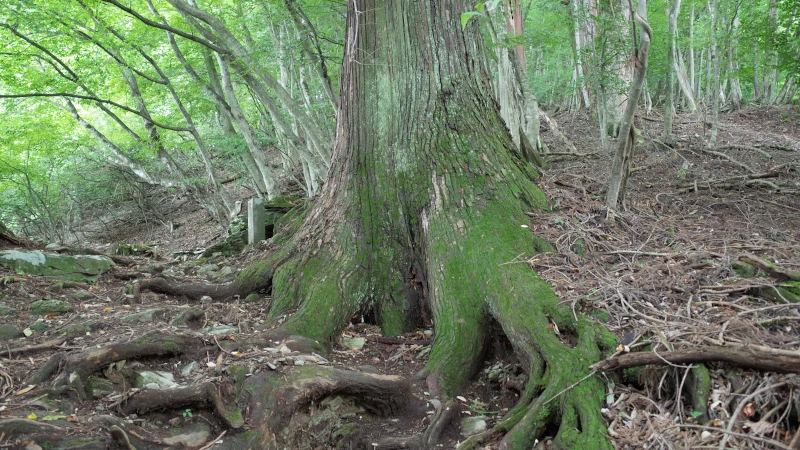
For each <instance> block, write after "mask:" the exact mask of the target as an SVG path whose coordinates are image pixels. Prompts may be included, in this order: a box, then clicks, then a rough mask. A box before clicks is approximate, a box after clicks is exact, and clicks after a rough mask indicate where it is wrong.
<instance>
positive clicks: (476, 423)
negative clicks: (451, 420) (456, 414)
mask: <svg viewBox="0 0 800 450" xmlns="http://www.w3.org/2000/svg"><path fill="white" fill-rule="evenodd" d="M487 428H488V425H487V424H486V420H485V419H484V418H483V417H480V416H476V417H465V418H463V419H461V435H462V436H464V437H469V436H474V435H476V434H478V433H482V432H484V431H486V429H487Z"/></svg>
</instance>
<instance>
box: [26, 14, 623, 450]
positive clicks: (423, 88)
mask: <svg viewBox="0 0 800 450" xmlns="http://www.w3.org/2000/svg"><path fill="white" fill-rule="evenodd" d="M170 1H171V2H175V1H176V0H170ZM473 6H474V5H473V4H472V3H471V2H469V1H468V0H444V1H441V2H440V1H436V2H418V3H415V4H414V5H410V4H409V3H408V2H407V1H405V0H355V1H353V2H348V3H347V7H348V15H347V17H348V19H347V35H346V42H347V45H346V49H345V55H344V67H343V76H342V90H341V96H340V106H339V111H338V115H337V119H338V120H337V129H336V141H335V142H336V145H335V147H334V155H333V160H332V166H331V170H330V172H329V178H328V182H327V183H326V184H325V186H324V187H323V191H322V193H321V194H320V196H319V198H318V199H317V200H316V202H315V203H314V205H313V207H312V208H311V209H310V210H307V211H302V212H297V213H294V215H293V216H291V217H289V218H287V219H286V221H285V222H284V223H286V225H285V226H284V228H282V229H281V230H280V232H279V234H278V235H277V236H276V237H274V238H273V239H272V240H271V246H272V250H271V253H269V255H268V256H267V257H266V258H265V259H263V260H261V261H258V262H256V263H254V264H252V265H251V266H250V267H248V269H246V270H245V271H243V272H241V273H240V274H239V275H238V279H237V281H236V282H234V283H232V284H230V285H227V286H225V287H222V288H220V289H221V291H220V294H219V295H220V296H230V295H234V294H237V293H238V294H243V293H246V292H248V291H250V290H254V289H261V288H264V287H267V286H269V285H271V286H272V292H273V295H272V304H271V306H270V310H269V313H268V316H267V322H268V323H267V326H269V327H272V328H269V329H268V330H267V331H265V332H264V333H263V334H261V335H260V336H256V337H255V338H260V339H270V340H273V339H276V338H288V337H293V338H292V339H294V340H295V341H300V342H301V343H302V344H303V345H304V346H306V347H308V348H320V347H323V346H326V345H328V344H329V343H331V342H332V341H333V340H334V339H335V338H336V337H337V336H338V335H339V334H340V332H341V330H342V329H343V328H344V327H345V326H346V325H347V324H348V323H349V321H350V318H351V317H352V316H353V314H355V313H362V314H364V315H366V316H368V317H374V318H375V321H376V322H377V323H378V324H379V325H380V326H381V328H382V329H383V332H384V334H386V335H390V336H391V335H398V334H401V333H403V332H405V331H408V330H412V329H415V328H417V327H419V326H421V325H430V322H431V321H432V322H433V326H434V328H435V336H434V341H433V344H432V349H431V352H430V359H429V362H428V365H427V370H426V373H425V375H426V377H427V383H428V391H429V392H430V394H431V395H432V396H433V397H438V399H439V400H440V402H441V405H442V406H441V407H440V408H439V409H438V410H437V412H436V413H435V414H434V415H433V416H432V418H431V423H430V426H429V428H428V429H427V430H426V431H425V432H423V433H420V434H419V435H415V436H410V437H401V438H399V439H395V440H389V441H382V442H378V444H379V445H378V447H379V448H381V447H383V448H387V447H391V446H392V445H395V444H397V443H398V442H403V443H404V445H411V446H416V447H421V448H433V447H434V446H436V443H437V440H438V437H439V436H440V435H441V433H442V431H443V430H444V428H445V427H446V426H447V425H448V421H449V420H450V419H452V418H453V417H454V415H455V414H456V413H457V410H456V409H455V408H453V406H454V399H455V396H457V395H459V394H460V393H461V392H462V391H463V390H464V388H465V387H466V386H467V383H468V382H469V381H470V378H471V377H472V375H474V374H475V372H476V371H477V370H478V369H479V368H480V367H481V365H482V363H483V356H484V353H485V350H486V349H487V347H488V344H489V343H490V342H491V340H492V339H499V338H501V337H500V336H493V335H491V334H490V333H489V330H490V327H489V325H490V324H492V323H496V324H497V325H498V326H499V329H500V330H502V333H503V334H504V335H505V337H506V338H507V339H508V341H509V342H510V343H511V345H512V346H513V349H514V351H515V353H516V355H517V357H518V359H519V361H520V363H521V365H522V366H523V368H524V369H525V370H526V371H527V373H528V383H527V385H526V386H525V388H524V392H523V394H522V396H521V398H520V401H519V403H518V405H517V406H516V407H515V408H513V409H512V410H511V411H509V413H508V414H507V416H506V417H505V418H504V419H503V420H502V421H501V423H500V424H499V425H498V427H497V428H496V429H495V433H499V435H500V437H499V439H500V443H499V445H500V447H501V448H506V449H529V448H531V447H532V446H533V445H534V442H535V441H536V439H538V438H541V437H542V436H543V434H544V433H545V432H548V433H550V435H551V436H553V439H554V445H556V446H557V447H560V448H582V449H607V448H611V444H610V443H609V442H608V438H607V431H606V425H605V423H604V421H603V419H602V416H601V414H600V404H601V402H602V400H603V393H604V386H603V383H602V381H601V379H600V378H598V377H596V376H594V375H593V374H591V372H590V370H589V368H588V366H589V364H592V363H593V362H596V361H599V360H600V358H601V356H602V354H603V353H607V352H610V351H612V350H613V348H615V347H616V340H615V339H614V337H613V336H612V335H611V334H610V333H608V332H607V331H606V330H605V329H603V328H601V327H598V326H597V325H596V324H595V323H593V322H591V321H590V320H588V319H587V318H585V317H584V316H582V315H575V314H574V313H573V311H572V310H570V309H569V308H562V307H559V306H558V303H559V299H558V298H557V297H556V296H555V294H554V293H553V291H552V289H551V288H550V287H549V286H548V285H547V284H546V283H544V282H543V281H542V280H541V279H539V278H538V277H537V275H536V273H535V272H534V271H532V270H531V269H530V267H528V266H527V265H522V264H504V263H506V262H508V261H512V260H514V259H515V258H516V257H518V256H519V255H520V254H524V255H532V254H534V253H536V252H538V251H541V250H543V249H546V248H547V247H548V246H547V244H546V243H544V242H543V241H542V240H541V239H538V238H536V237H535V236H533V235H532V234H531V232H530V229H529V228H527V225H528V224H529V221H530V219H529V217H528V215H527V214H526V213H534V215H535V211H541V210H543V209H545V208H546V207H547V202H546V199H545V197H544V195H543V193H542V192H541V191H540V190H539V189H538V187H537V186H536V184H535V181H536V180H537V178H538V174H537V172H536V171H535V170H534V168H533V167H532V166H531V165H530V164H529V163H528V162H527V161H525V159H524V158H523V156H522V155H521V154H520V152H519V150H518V149H517V147H516V146H515V145H514V143H513V141H512V139H511V136H510V134H509V133H508V130H507V129H506V128H505V125H504V123H503V120H502V118H501V116H500V112H499V109H498V107H497V103H496V102H495V100H494V99H493V97H492V91H491V81H490V79H491V78H490V76H489V74H488V73H487V72H486V70H485V68H486V65H487V64H486V61H484V60H483V59H482V58H485V49H484V48H483V45H484V43H483V37H482V35H481V33H480V30H479V29H478V25H477V23H476V22H472V23H471V24H470V25H469V26H467V29H466V31H462V29H461V26H460V23H459V20H458V17H459V16H460V15H461V14H462V13H463V12H465V11H467V10H470V9H472V7H473ZM631 103H634V104H635V101H632V102H631ZM521 225H524V226H521ZM146 283H149V284H147V287H148V288H150V289H159V288H164V289H173V290H174V289H176V288H181V287H182V286H177V285H175V284H174V283H170V282H165V281H157V280H152V281H146V282H145V281H143V282H142V288H144V287H145V285H146ZM159 283H160V284H159ZM165 286H166V287H165ZM204 286H206V287H203V286H200V287H198V289H207V285H204ZM183 287H185V286H183ZM556 329H557V330H560V333H562V334H561V335H559V334H557V333H555V332H554V330H556ZM564 334H566V335H569V336H570V337H571V338H574V339H569V342H570V343H572V344H574V345H568V344H566V343H565V342H563V341H562V335H564ZM298 336H299V338H298ZM184 339H185V341H181V342H176V339H175V337H172V336H154V337H149V338H148V339H145V340H140V341H137V342H136V345H135V346H131V345H130V344H124V345H123V344H120V345H119V346H112V347H109V348H106V349H92V350H91V351H90V353H89V354H85V355H83V356H82V357H80V358H78V359H72V358H71V357H67V358H65V360H64V361H56V362H55V363H53V364H51V365H50V366H49V368H50V369H49V370H51V371H55V370H57V369H58V368H59V363H61V364H60V367H61V371H60V372H59V375H58V376H57V380H58V381H60V382H61V383H62V385H64V386H69V387H71V388H74V389H77V390H79V385H80V384H79V382H75V381H74V378H73V377H72V376H71V374H73V373H75V374H76V376H77V378H79V379H83V378H85V377H86V376H87V375H88V374H89V373H91V371H94V370H97V368H98V367H103V366H105V365H107V364H109V362H110V361H111V359H112V358H114V357H117V358H120V357H121V358H132V357H135V356H141V355H142V354H151V355H160V354H180V353H181V352H184V351H187V349H190V348H197V347H198V346H202V344H201V343H200V342H197V340H196V339H194V338H184ZM193 342H194V343H193ZM252 343H253V342H252V341H251V342H247V343H242V342H238V341H237V342H232V341H229V342H227V343H225V344H223V343H220V344H219V345H220V346H221V347H222V346H223V345H224V346H225V349H226V350H230V346H239V345H251V344H252ZM287 345H288V344H287ZM290 348H291V347H290ZM159 352H162V353H159ZM42 377H43V375H42ZM40 378H41V377H40ZM204 389H205V390H204ZM241 392H244V393H250V394H251V397H250V400H251V401H249V402H247V403H246V406H245V407H244V409H245V410H246V411H249V413H248V418H247V420H248V422H249V423H250V424H251V425H252V426H253V429H254V430H255V434H248V433H243V434H241V435H237V437H234V438H232V439H231V440H230V442H233V444H230V445H233V446H232V447H229V448H247V447H251V448H293V447H292V446H291V444H287V443H286V442H275V439H278V440H281V439H283V438H284V434H283V433H282V431H283V429H284V427H285V424H286V421H287V418H288V417H290V416H291V415H292V414H294V413H295V412H296V411H297V408H298V405H299V406H302V405H304V404H307V403H309V402H315V401H317V400H319V399H321V398H322V397H324V396H326V395H330V394H334V393H337V392H341V393H344V394H346V395H354V396H359V397H361V398H363V399H364V400H365V401H366V403H367V406H368V408H370V409H371V410H374V412H376V413H384V414H385V413H393V412H396V411H397V409H398V408H401V407H402V406H403V405H404V404H405V403H406V402H407V400H408V399H407V397H406V391H405V389H404V387H403V383H402V380H398V379H396V378H393V377H387V376H378V375H375V376H372V375H366V374H359V373H356V372H344V373H342V372H338V371H334V370H331V369H324V368H316V367H306V368H302V369H297V370H296V371H294V372H291V373H290V374H289V375H287V376H286V377H285V378H283V377H270V375H269V373H268V372H262V373H261V374H258V375H255V376H251V377H246V381H244V382H243V386H242V391H241ZM180 395H181V400H180V401H186V399H190V398H193V399H198V401H204V402H209V401H211V402H213V401H214V398H216V394H215V393H213V392H210V391H208V388H207V387H206V388H197V390H195V391H188V390H187V391H183V392H181V393H180ZM209 399H210V400H209ZM241 406H242V405H240V407H241ZM215 408H217V407H215ZM134 409H135V410H137V411H138V410H139V408H138V407H137V408H134ZM217 409H220V408H217ZM222 409H223V410H224V408H222ZM222 414H224V412H223V413H222ZM230 423H232V424H238V423H239V422H230ZM253 436H257V437H255V438H254V441H252V442H251V441H247V439H253ZM123 437H124V436H123ZM237 439H238V441H237ZM476 439H477V440H479V439H480V438H476ZM123 440H124V439H123ZM226 441H229V440H228V439H227V438H226ZM244 442H247V443H248V444H247V445H244ZM475 442H476V440H473V441H472V444H467V445H468V446H469V445H474V444H475ZM237 443H240V444H243V445H238V444H237ZM237 445H238V446H237ZM467 448H469V447H467Z"/></svg>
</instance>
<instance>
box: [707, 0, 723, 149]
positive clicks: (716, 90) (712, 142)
mask: <svg viewBox="0 0 800 450" xmlns="http://www.w3.org/2000/svg"><path fill="white" fill-rule="evenodd" d="M717 1H718V0H709V2H708V9H709V12H710V13H711V48H710V49H709V63H710V64H711V70H712V71H713V72H712V73H713V79H712V83H711V86H710V89H709V91H710V92H711V135H710V136H709V138H708V147H709V148H714V147H716V145H717V133H719V109H720V59H719V46H718V43H717V33H718V31H719V5H718V4H717Z"/></svg>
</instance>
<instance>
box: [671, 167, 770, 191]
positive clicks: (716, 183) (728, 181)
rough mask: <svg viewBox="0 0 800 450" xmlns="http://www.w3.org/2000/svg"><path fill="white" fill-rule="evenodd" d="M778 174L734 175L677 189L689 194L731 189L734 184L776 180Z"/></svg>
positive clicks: (683, 185) (690, 183) (695, 182)
mask: <svg viewBox="0 0 800 450" xmlns="http://www.w3.org/2000/svg"><path fill="white" fill-rule="evenodd" d="M778 176H779V174H778V173H777V172H764V173H753V174H750V175H736V176H732V177H726V178H716V179H711V180H704V181H697V180H695V181H692V182H689V183H682V184H680V186H679V187H681V188H682V189H680V190H679V191H678V192H679V193H685V192H691V191H696V190H699V189H711V188H712V187H720V188H723V187H733V186H736V185H735V184H734V183H736V182H739V183H747V182H748V181H752V180H761V179H764V178H777V177H778Z"/></svg>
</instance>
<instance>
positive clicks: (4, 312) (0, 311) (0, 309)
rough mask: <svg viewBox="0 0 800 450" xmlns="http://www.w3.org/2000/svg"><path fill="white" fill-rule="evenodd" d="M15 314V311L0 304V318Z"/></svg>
mask: <svg viewBox="0 0 800 450" xmlns="http://www.w3.org/2000/svg"><path fill="white" fill-rule="evenodd" d="M16 312H17V310H15V309H14V308H12V307H10V306H8V305H6V304H5V303H0V317H6V316H10V315H12V314H15V313H16Z"/></svg>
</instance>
